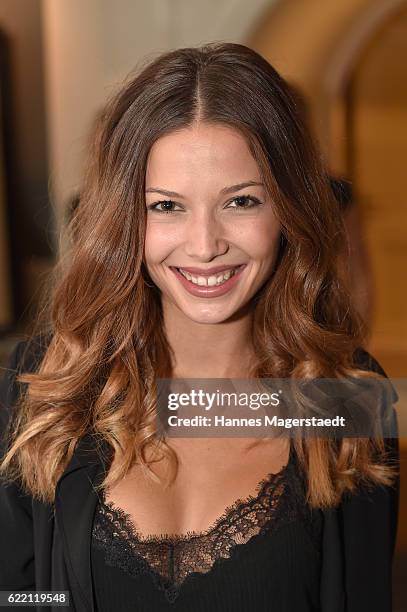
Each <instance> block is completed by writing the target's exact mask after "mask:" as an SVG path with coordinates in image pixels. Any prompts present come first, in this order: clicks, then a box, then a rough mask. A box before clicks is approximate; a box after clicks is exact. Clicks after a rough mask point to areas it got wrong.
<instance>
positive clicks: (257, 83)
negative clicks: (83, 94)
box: [2, 43, 395, 507]
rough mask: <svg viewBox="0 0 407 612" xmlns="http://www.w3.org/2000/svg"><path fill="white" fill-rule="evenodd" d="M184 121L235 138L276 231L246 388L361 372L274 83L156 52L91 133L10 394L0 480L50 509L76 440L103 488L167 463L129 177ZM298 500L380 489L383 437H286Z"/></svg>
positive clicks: (313, 175) (166, 371)
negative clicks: (37, 323) (160, 459)
mask: <svg viewBox="0 0 407 612" xmlns="http://www.w3.org/2000/svg"><path fill="white" fill-rule="evenodd" d="M197 122H210V123H214V124H221V125H226V126H230V127H232V128H234V129H236V130H239V131H240V132H241V133H242V134H243V136H244V137H245V138H246V141H247V143H248V145H249V147H250V150H251V152H252V154H253V156H254V158H255V159H256V161H257V163H258V165H259V168H260V170H261V174H262V177H263V181H264V183H265V186H266V188H267V190H268V192H269V194H270V195H271V197H272V199H273V201H274V205H275V211H276V215H277V217H278V219H279V221H280V223H281V227H282V230H281V241H280V246H279V252H278V257H277V263H276V267H275V270H274V272H273V273H272V275H271V276H270V278H269V280H268V281H267V283H266V284H265V285H264V286H263V287H262V288H261V290H260V291H259V292H258V294H256V296H255V297H254V298H253V304H252V308H253V335H254V346H255V347H256V350H257V362H256V363H254V364H253V368H252V371H251V372H250V373H249V376H253V377H281V378H284V377H286V378H287V377H288V378H290V377H293V378H295V377H303V376H304V377H332V378H340V377H344V376H357V377H363V376H368V377H369V376H372V377H376V376H378V375H377V374H375V373H373V372H368V371H365V370H364V369H363V368H362V369H360V368H358V367H357V366H356V367H355V364H354V359H353V357H354V353H355V351H356V350H357V349H358V348H360V347H361V346H362V343H363V339H364V334H365V331H366V330H365V329H364V326H363V323H362V321H361V319H360V317H359V316H358V315H357V313H356V311H355V310H354V308H353V307H352V304H351V300H350V296H349V293H348V291H347V289H346V288H345V286H344V284H343V282H342V280H341V278H340V274H339V272H338V270H339V267H338V260H339V253H340V252H341V249H342V247H343V244H344V240H345V234H344V226H343V222H342V218H341V214H340V210H339V207H338V204H337V202H336V201H335V198H334V197H333V194H332V191H331V188H330V185H329V180H328V176H327V171H326V169H325V167H324V164H323V160H322V159H321V156H320V154H319V152H318V150H317V148H316V146H315V144H314V142H313V140H312V138H311V136H310V134H309V133H308V130H307V128H306V126H305V125H304V123H303V120H302V118H301V112H300V109H298V108H297V106H296V103H295V99H294V97H293V96H292V94H291V93H290V90H289V87H288V85H287V83H286V82H285V80H284V79H283V78H282V77H281V76H280V75H279V74H278V73H277V71H276V70H275V69H274V68H273V67H272V66H271V65H270V64H269V63H268V62H267V61H266V60H265V59H264V58H263V57H261V56H260V55H259V54H257V53H256V52H255V51H253V50H252V49H250V48H248V47H246V46H243V45H240V44H234V43H212V44H209V45H205V46H203V47H200V48H183V49H177V50H173V51H171V52H169V53H165V54H162V55H160V56H158V57H156V58H154V59H153V60H151V61H150V63H148V64H147V65H146V66H144V67H142V69H140V70H139V71H138V73H137V74H136V75H135V76H134V75H132V76H131V78H130V79H129V80H128V82H126V83H125V85H124V86H123V87H121V88H120V90H119V91H118V93H117V94H115V95H114V96H113V97H112V98H111V99H110V100H109V101H108V102H107V104H106V106H105V107H104V108H103V111H102V112H101V113H100V115H99V116H98V119H97V122H96V125H95V126H94V128H93V132H92V136H91V140H90V144H89V151H88V158H87V165H86V171H85V173H84V181H83V189H82V190H81V196H80V202H79V205H78V206H77V207H76V208H75V211H74V214H73V216H72V219H71V220H70V223H69V224H68V227H67V232H68V248H67V249H65V252H64V254H62V252H61V253H60V256H59V259H58V263H57V264H56V266H55V275H54V281H53V288H52V292H51V294H50V297H49V299H48V301H47V303H46V305H45V309H44V312H45V316H44V320H43V322H42V324H43V325H44V327H45V328H46V330H47V331H48V332H49V333H50V342H49V344H48V346H47V349H46V351H45V354H44V356H43V358H42V360H41V362H40V364H39V366H38V368H37V369H36V371H35V372H32V373H27V372H25V373H24V372H23V373H21V374H20V375H19V376H18V377H17V380H18V381H19V382H21V383H26V385H25V387H26V389H25V393H24V394H23V395H22V397H21V400H20V403H19V410H18V411H16V416H15V427H14V432H13V438H12V444H11V445H10V448H9V450H8V452H7V454H6V455H5V457H4V460H3V463H2V472H3V473H6V474H8V475H9V477H10V478H19V479H20V480H21V482H22V484H23V486H24V488H25V489H26V490H27V491H29V492H30V493H31V495H34V496H36V497H39V498H40V499H42V500H45V501H49V502H53V501H54V495H55V486H56V483H57V481H58V478H59V477H60V476H61V474H62V472H63V470H64V468H65V466H66V464H67V463H68V462H69V460H70V458H71V457H72V454H73V452H74V449H75V446H76V444H77V442H78V440H79V439H80V438H81V437H82V436H83V435H85V434H86V433H88V432H92V434H93V435H94V436H95V439H99V440H100V439H103V440H104V441H106V442H107V443H108V445H109V447H110V448H111V449H112V451H113V453H114V469H113V470H110V472H109V473H108V474H107V475H106V477H105V479H104V481H103V482H102V483H101V485H100V486H101V487H108V486H113V485H114V484H115V483H116V482H117V481H119V480H120V479H121V478H123V477H124V476H125V474H126V472H127V470H128V469H129V468H130V467H131V466H133V465H134V464H135V462H140V463H141V464H142V466H143V469H146V470H147V471H148V472H149V474H150V475H151V477H152V478H153V479H157V476H156V475H155V473H154V472H153V471H152V470H151V467H150V464H149V462H148V461H147V459H146V451H147V449H149V448H150V449H156V450H157V451H159V452H162V453H163V454H164V455H167V456H168V457H169V458H171V461H172V462H173V466H174V469H175V467H176V463H177V461H176V457H175V454H174V453H173V451H172V450H171V449H170V448H169V447H168V446H167V445H166V442H165V440H164V439H160V438H159V437H158V435H157V430H156V397H155V379H156V377H164V378H169V377H171V373H172V363H173V360H172V353H171V347H170V346H169V343H168V341H167V338H166V336H165V333H164V329H163V319H162V309H161V301H160V292H159V290H158V288H157V287H156V286H154V283H153V282H152V281H151V279H150V278H149V276H148V273H147V270H146V268H145V266H144V262H143V256H144V238H145V225H146V216H145V215H146V210H145V195H144V188H145V173H146V163H147V157H148V154H149V151H150V149H151V147H152V145H153V143H154V142H155V141H156V140H157V139H158V138H160V137H162V136H163V135H165V134H168V133H170V132H173V131H174V130H180V129H182V128H186V127H189V126H191V125H193V124H194V123H197ZM292 443H293V444H294V446H295V449H296V452H297V455H298V458H299V460H300V462H301V464H302V467H303V468H304V473H306V475H307V482H308V493H307V494H308V501H309V503H310V505H312V506H315V507H328V506H332V505H335V504H337V503H339V501H340V499H341V496H342V494H343V493H344V492H345V491H353V490H354V489H355V487H357V486H358V484H360V483H361V482H371V483H376V484H385V485H389V484H391V483H392V481H393V478H394V476H395V470H394V468H393V467H392V466H391V465H388V464H387V463H386V461H385V444H384V440H383V439H382V438H380V437H378V438H374V439H372V438H370V439H369V438H345V439H343V440H340V441H339V442H338V441H336V442H335V443H334V442H333V441H332V440H329V439H322V438H314V439H295V440H293V442H292Z"/></svg>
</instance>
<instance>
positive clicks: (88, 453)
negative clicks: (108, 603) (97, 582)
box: [55, 434, 109, 612]
mask: <svg viewBox="0 0 407 612" xmlns="http://www.w3.org/2000/svg"><path fill="white" fill-rule="evenodd" d="M101 450H102V453H101V452H100V450H99V451H98V450H97V449H96V448H95V445H94V442H93V439H92V436H91V435H90V434H87V435H85V436H84V437H83V438H81V439H80V441H79V443H78V445H77V447H76V449H75V452H74V454H73V456H72V458H71V461H70V462H69V463H68V465H67V466H66V468H65V470H64V472H63V474H62V476H61V477H60V478H59V480H58V483H57V486H56V494H55V520H56V523H57V526H58V529H59V530H60V533H61V535H62V541H63V549H64V555H65V561H66V567H67V571H68V575H69V583H70V586H71V597H72V598H73V600H74V601H73V604H74V605H75V610H77V612H89V611H91V612H93V611H94V604H93V589H92V576H91V558H90V550H91V537H92V523H93V517H94V513H95V509H96V504H97V501H98V494H97V491H96V490H95V486H96V485H97V484H100V482H101V481H102V479H103V476H104V471H105V466H106V460H105V461H103V460H102V456H103V457H106V456H107V455H108V454H109V449H108V447H107V445H105V444H103V446H102V449H101ZM105 453H106V454H105Z"/></svg>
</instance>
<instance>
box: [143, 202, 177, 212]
mask: <svg viewBox="0 0 407 612" xmlns="http://www.w3.org/2000/svg"><path fill="white" fill-rule="evenodd" d="M157 206H162V207H163V208H157ZM174 206H177V204H176V203H175V202H173V201H172V200H160V201H159V202H154V204H149V205H148V206H147V209H148V210H153V211H155V212H158V213H173V212H176V210H174V208H173V207H174ZM181 210H182V209H181Z"/></svg>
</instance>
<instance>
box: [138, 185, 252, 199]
mask: <svg viewBox="0 0 407 612" xmlns="http://www.w3.org/2000/svg"><path fill="white" fill-rule="evenodd" d="M255 186H258V187H264V185H263V183H259V182H257V181H245V182H244V183H238V184H237V185H230V186H229V187H224V188H223V189H221V190H220V192H219V194H220V195H225V194H227V193H233V192H234V191H240V190H241V189H244V188H245V187H255ZM153 192H154V193H161V194H162V195H165V196H168V197H170V198H183V197H184V196H183V195H181V194H180V193H177V192H176V191H168V190H167V189H160V188H159V187H149V188H148V189H146V193H153Z"/></svg>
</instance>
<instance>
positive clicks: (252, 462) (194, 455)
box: [104, 439, 289, 538]
mask: <svg viewBox="0 0 407 612" xmlns="http://www.w3.org/2000/svg"><path fill="white" fill-rule="evenodd" d="M193 442H195V443H193V444H191V443H190V441H188V444H185V443H184V444H183V443H182V442H181V443H180V442H179V441H178V442H177V444H176V445H174V446H175V447H174V446H173V447H172V448H173V450H174V451H175V453H176V456H177V459H178V467H177V470H176V473H175V477H174V478H173V480H172V481H171V482H170V484H168V485H167V486H164V482H165V480H166V479H167V478H168V477H169V475H170V462H169V461H168V460H166V459H165V460H162V461H159V462H155V463H154V464H152V465H151V467H152V468H153V471H154V474H155V475H156V476H157V478H160V479H161V480H162V481H161V482H159V481H158V482H157V481H156V480H153V479H152V478H151V477H150V476H149V475H148V473H147V472H146V470H145V469H143V467H142V466H140V465H136V466H134V467H133V468H132V469H131V471H130V472H129V473H128V474H127V475H126V477H125V478H123V479H122V480H121V481H120V482H119V483H118V484H116V485H115V486H113V487H111V488H109V489H108V490H107V491H106V492H105V496H104V499H105V502H107V503H108V504H110V505H112V506H114V507H115V508H119V509H120V510H122V511H123V512H124V513H125V514H126V515H127V517H128V518H129V519H130V520H131V522H132V523H133V526H134V528H135V529H136V530H137V533H138V535H139V536H140V537H143V538H144V537H146V536H150V535H157V534H163V533H166V534H173V535H181V534H185V533H188V532H195V533H198V532H199V533H201V532H204V531H207V530H208V529H209V528H210V527H211V526H212V525H213V524H214V523H215V522H216V520H217V519H218V518H219V517H220V516H221V515H222V514H224V512H225V510H226V509H227V508H230V506H232V505H234V504H236V502H238V501H239V500H240V501H243V500H245V499H247V498H249V497H254V496H255V495H256V493H257V492H258V489H259V486H260V485H261V483H262V482H263V481H264V479H265V478H266V477H267V476H269V475H270V474H277V473H278V472H280V471H281V470H282V469H283V468H284V466H285V465H286V464H287V463H288V457H289V445H288V440H284V441H280V442H278V443H276V441H273V443H272V442H271V441H268V443H266V444H257V445H254V446H253V447H251V448H248V447H243V445H242V444H240V445H236V446H234V445H233V443H230V441H229V443H227V442H224V441H223V440H220V439H218V440H217V441H211V442H210V443H209V444H208V442H206V443H205V441H201V440H199V441H198V440H195V441H193ZM113 467H114V466H113V465H112V466H111V468H110V469H113Z"/></svg>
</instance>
